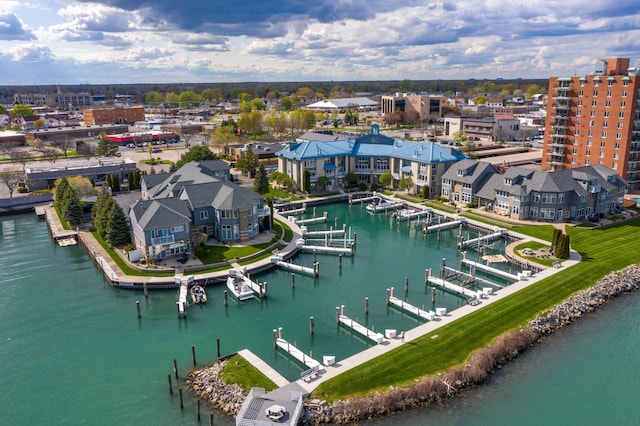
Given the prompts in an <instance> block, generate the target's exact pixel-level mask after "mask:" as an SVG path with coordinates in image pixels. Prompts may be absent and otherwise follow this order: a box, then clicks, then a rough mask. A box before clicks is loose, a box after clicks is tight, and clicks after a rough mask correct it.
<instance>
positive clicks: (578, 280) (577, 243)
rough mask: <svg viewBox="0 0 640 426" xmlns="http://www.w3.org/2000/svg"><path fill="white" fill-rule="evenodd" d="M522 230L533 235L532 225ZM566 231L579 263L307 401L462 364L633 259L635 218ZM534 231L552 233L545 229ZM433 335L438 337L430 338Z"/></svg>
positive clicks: (638, 225)
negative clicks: (476, 351)
mask: <svg viewBox="0 0 640 426" xmlns="http://www.w3.org/2000/svg"><path fill="white" fill-rule="evenodd" d="M523 228H524V230H526V231H533V229H531V228H536V227H523ZM539 228H551V227H550V226H541V227H539ZM568 232H569V235H570V236H571V243H572V246H573V248H574V249H575V250H577V251H578V252H579V253H580V254H581V255H582V262H580V263H579V264H577V265H575V266H573V267H571V268H568V269H566V270H563V271H561V272H559V273H557V274H555V275H553V276H551V277H549V278H547V279H545V280H542V281H540V282H538V283H536V284H533V285H531V286H530V287H528V288H526V289H524V290H522V291H519V292H518V293H516V294H514V295H512V296H510V297H507V298H505V299H502V300H499V301H497V302H495V303H493V304H491V305H489V306H487V307H485V308H484V309H481V310H479V311H476V312H474V313H472V314H470V315H467V316H466V317H463V318H461V319H459V320H457V321H455V322H453V323H451V324H448V325H446V326H444V327H442V328H440V329H438V330H436V331H435V332H433V333H431V334H429V335H426V336H423V337H421V338H418V339H416V340H414V341H412V342H410V343H408V344H405V345H403V346H402V347H400V348H398V349H396V350H394V351H391V352H389V353H387V354H385V355H382V356H380V357H378V358H376V359H374V360H372V361H369V362H367V363H365V364H363V365H361V366H358V367H356V368H354V369H351V370H349V371H347V372H345V373H343V374H341V375H339V376H337V377H336V378H334V379H332V380H329V381H327V382H325V383H322V384H321V385H320V386H319V387H318V388H317V389H316V390H315V391H314V392H313V394H312V397H313V398H321V399H326V400H329V401H334V400H337V399H345V398H348V397H353V396H358V395H365V394H368V393H371V392H375V391H383V390H385V389H388V388H389V387H390V386H403V385H404V386H406V385H410V384H412V383H414V382H415V381H416V380H419V379H420V378H421V377H423V376H425V375H434V374H437V373H440V372H443V371H445V370H447V369H449V368H451V367H453V366H456V365H461V364H463V363H464V362H465V361H466V360H467V359H468V358H469V356H470V355H471V353H472V352H473V351H474V350H476V349H479V348H482V347H484V346H486V345H487V344H489V343H491V342H492V341H493V340H494V339H495V338H496V337H497V336H499V335H501V334H503V333H505V332H507V331H509V330H512V329H517V328H519V327H521V326H523V325H525V324H526V323H527V322H528V321H530V320H531V319H533V318H534V317H535V316H537V315H538V314H540V313H542V312H544V311H546V310H548V309H550V308H551V307H553V306H554V305H556V304H558V303H560V302H562V301H563V300H565V299H566V298H567V297H569V296H571V295H572V294H573V293H575V292H576V291H579V290H583V289H585V288H588V287H591V286H593V285H594V284H595V283H596V282H597V281H598V280H599V279H601V278H602V277H603V276H605V275H606V274H608V273H610V272H612V271H615V270H618V269H622V268H624V267H625V266H628V265H630V264H632V263H634V261H636V260H637V258H635V257H633V256H632V255H630V253H637V250H638V248H637V241H638V239H639V238H640V219H636V220H634V221H630V222H626V223H621V224H617V225H614V226H611V227H609V228H606V229H584V228H575V227H572V228H569V229H568ZM533 233H535V234H539V235H542V234H545V235H546V234H548V236H550V235H551V233H550V232H549V230H548V229H547V230H546V231H544V232H543V231H542V230H540V231H535V232H533ZM435 335H437V336H438V337H437V338H433V339H432V337H433V336H435ZM409 366H410V367H409Z"/></svg>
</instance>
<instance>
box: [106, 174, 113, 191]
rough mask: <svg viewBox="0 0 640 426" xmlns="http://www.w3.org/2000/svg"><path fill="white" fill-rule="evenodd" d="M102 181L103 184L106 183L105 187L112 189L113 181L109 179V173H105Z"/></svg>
mask: <svg viewBox="0 0 640 426" xmlns="http://www.w3.org/2000/svg"><path fill="white" fill-rule="evenodd" d="M104 181H105V185H107V188H111V191H113V182H112V179H111V175H107V176H106V177H105V179H104Z"/></svg>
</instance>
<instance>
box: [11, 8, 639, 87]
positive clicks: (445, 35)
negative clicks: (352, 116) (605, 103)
mask: <svg viewBox="0 0 640 426" xmlns="http://www.w3.org/2000/svg"><path fill="white" fill-rule="evenodd" d="M607 57H628V58H631V65H632V66H640V1H638V0H615V1H614V2H603V1H585V0H483V1H478V0H450V1H435V2H429V1H425V0H422V1H419V0H404V1H400V2H394V1H389V0H242V1H229V0H226V1H223V0H0V84H2V85H35V84H85V83H86V84H109V83H119V84H123V83H189V82H192V83H207V82H210V83H227V82H249V81H251V82H257V81H264V82H269V81H271V82H276V81H353V80H403V79H409V80H434V79H446V80H448V79H470V78H475V79H484V78H487V79H495V78H505V79H509V78H548V77H550V76H570V75H585V74H589V73H592V72H593V71H594V69H595V61H596V60H597V59H599V58H607Z"/></svg>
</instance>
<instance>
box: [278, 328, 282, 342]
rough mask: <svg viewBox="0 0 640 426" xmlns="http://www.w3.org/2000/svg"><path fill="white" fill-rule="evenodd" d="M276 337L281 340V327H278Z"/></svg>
mask: <svg viewBox="0 0 640 426" xmlns="http://www.w3.org/2000/svg"><path fill="white" fill-rule="evenodd" d="M278 337H279V338H280V339H282V327H278Z"/></svg>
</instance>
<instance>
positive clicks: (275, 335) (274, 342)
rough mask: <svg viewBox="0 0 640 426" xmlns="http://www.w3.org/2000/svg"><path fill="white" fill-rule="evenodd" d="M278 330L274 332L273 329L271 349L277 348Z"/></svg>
mask: <svg viewBox="0 0 640 426" xmlns="http://www.w3.org/2000/svg"><path fill="white" fill-rule="evenodd" d="M277 341H278V330H276V329H275V328H274V329H273V347H274V348H277V347H278V343H277Z"/></svg>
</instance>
